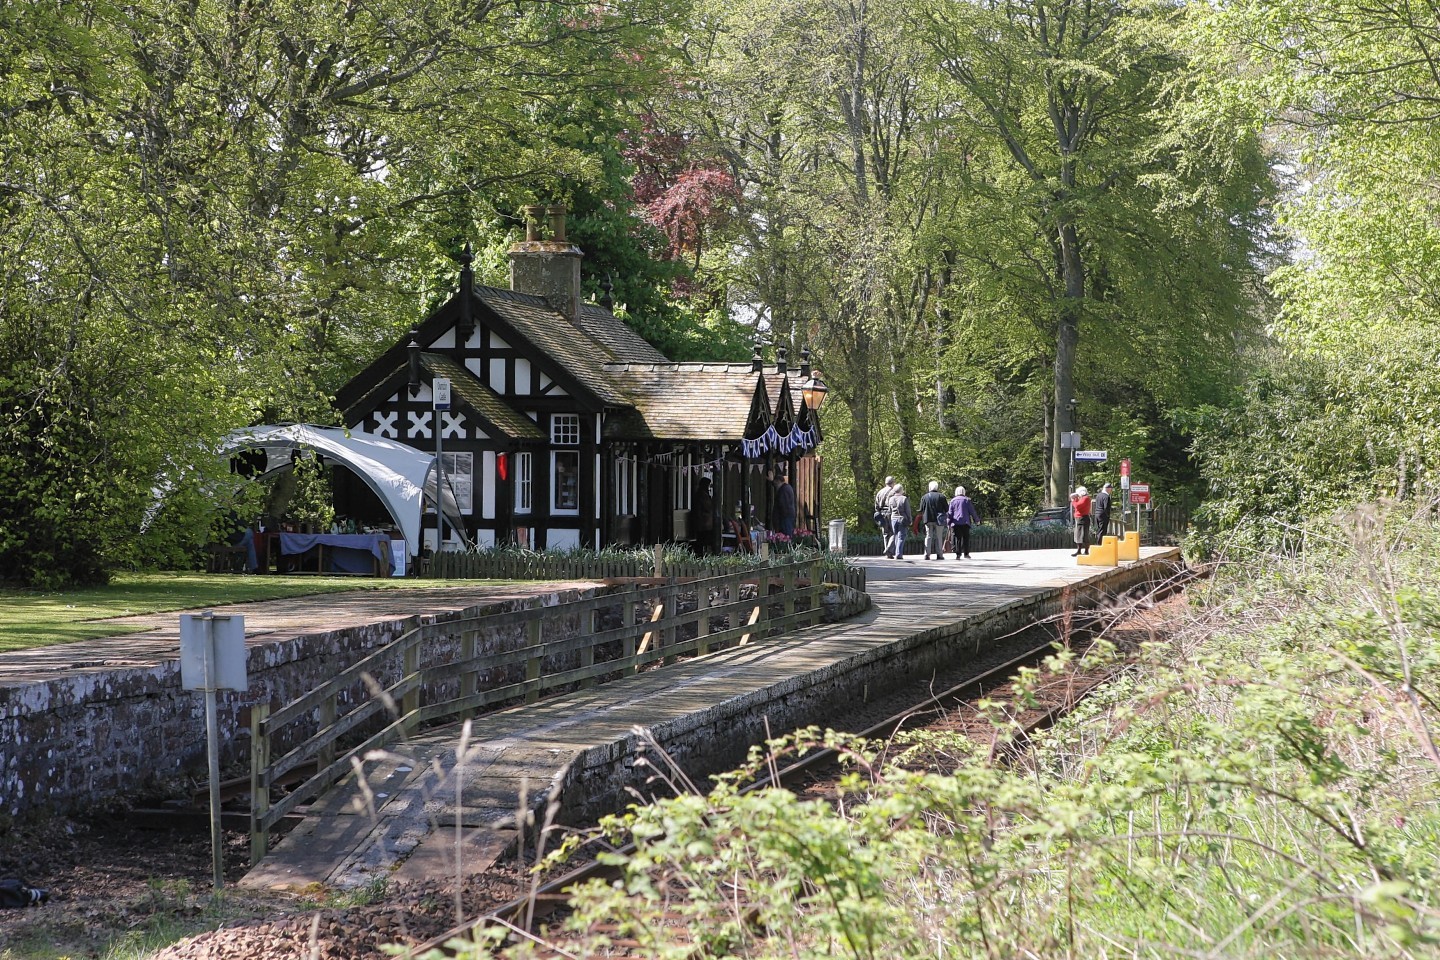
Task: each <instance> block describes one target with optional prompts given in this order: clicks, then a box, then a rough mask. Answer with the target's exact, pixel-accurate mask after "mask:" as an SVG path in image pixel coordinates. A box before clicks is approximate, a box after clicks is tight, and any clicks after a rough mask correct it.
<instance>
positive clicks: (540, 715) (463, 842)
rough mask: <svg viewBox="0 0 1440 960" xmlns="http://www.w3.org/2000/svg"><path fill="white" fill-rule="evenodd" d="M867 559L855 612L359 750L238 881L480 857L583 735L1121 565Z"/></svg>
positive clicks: (726, 696)
mask: <svg viewBox="0 0 1440 960" xmlns="http://www.w3.org/2000/svg"><path fill="white" fill-rule="evenodd" d="M1178 557H1179V552H1178V551H1177V550H1175V549H1174V548H1168V547H1147V548H1143V550H1142V553H1141V559H1140V561H1139V562H1140V563H1142V564H1149V563H1153V562H1155V561H1159V560H1165V561H1168V560H1171V559H1174V560H1178ZM862 562H863V563H864V565H865V566H866V568H867V575H868V588H867V589H868V592H869V593H870V595H871V597H872V599H873V601H874V607H873V609H871V610H870V611H867V612H866V613H864V614H862V615H860V616H858V617H855V618H853V619H851V620H847V621H844V622H842V623H835V624H822V625H819V626H816V627H811V628H808V629H806V630H802V631H799V632H797V633H795V634H792V635H789V636H786V637H776V638H770V639H768V640H764V641H761V642H758V643H755V644H752V645H750V646H747V647H743V648H732V649H730V650H726V651H721V652H719V653H715V654H711V655H709V656H706V657H698V658H694V659H691V660H686V661H684V662H682V663H679V664H675V665H673V666H667V667H664V668H661V669H655V670H650V671H648V672H645V673H641V674H637V675H635V676H633V677H627V678H625V679H623V680H618V681H614V682H612V683H607V684H604V685H601V686H598V687H594V688H592V689H589V690H583V691H579V692H576V693H573V694H567V695H564V696H559V697H554V698H551V699H548V700H542V701H540V702H539V703H535V704H529V705H526V706H523V707H516V708H512V709H509V710H505V711H502V712H499V713H495V714H491V715H488V716H485V717H481V718H479V719H477V720H475V721H473V722H472V724H471V728H470V734H469V739H468V740H465V741H463V742H462V741H461V733H460V730H459V728H458V727H446V728H441V729H437V730H435V731H429V732H426V733H424V734H421V735H419V736H417V737H415V738H413V739H411V740H410V741H408V742H406V743H404V744H400V745H396V746H394V747H392V748H390V749H389V750H388V751H387V752H386V753H385V754H384V755H383V756H381V757H378V758H375V759H372V760H370V761H367V763H366V764H365V765H364V768H363V777H360V776H351V777H350V778H348V779H346V780H343V781H341V782H340V783H339V784H337V785H336V787H335V788H334V789H333V790H332V791H331V792H330V793H329V794H327V795H326V796H325V797H323V798H321V799H320V800H319V801H317V802H316V803H314V804H312V805H311V806H310V807H309V810H308V813H307V817H306V820H305V822H304V823H303V824H302V825H300V826H298V827H297V828H296V829H295V830H293V831H292V832H291V833H289V834H288V835H287V836H286V837H285V838H284V839H283V840H282V841H281V842H280V843H279V844H277V845H276V846H275V848H274V849H272V851H271V852H270V854H269V855H268V856H267V857H266V858H265V859H264V860H263V861H262V862H261V863H260V864H259V865H257V867H256V868H255V869H254V870H252V871H251V873H250V874H249V875H248V876H247V877H246V878H245V879H244V880H243V881H242V885H244V886H247V887H252V888H257V889H265V888H275V889H302V888H305V887H308V886H311V885H313V884H320V885H324V886H333V887H344V888H351V887H358V886H363V885H365V884H367V883H370V882H372V881H374V880H375V879H377V878H381V877H385V876H388V875H390V874H391V873H392V872H395V871H397V869H398V872H399V873H398V875H399V876H414V875H421V874H423V875H431V876H433V875H434V871H435V870H436V869H441V868H443V870H444V872H445V873H446V874H451V875H453V874H455V873H460V874H465V873H472V872H478V871H480V870H483V869H484V868H485V867H486V866H487V865H488V864H489V862H490V861H491V860H493V858H494V856H495V855H496V854H497V853H498V851H499V850H500V849H501V848H503V845H504V843H506V842H508V840H509V839H510V838H513V837H514V836H515V830H516V822H517V819H518V818H519V817H521V816H523V815H524V813H525V811H526V810H528V809H530V808H531V806H532V803H531V800H532V799H533V798H535V797H537V796H539V795H542V794H544V793H545V792H546V791H548V790H549V789H550V787H551V785H552V783H558V782H559V780H560V778H561V777H562V776H563V774H564V771H565V769H566V767H567V765H568V764H571V763H572V762H574V761H575V760H576V758H577V757H579V756H580V755H581V754H583V753H585V752H586V751H590V750H593V749H595V748H599V747H604V746H606V745H613V746H614V747H615V748H616V749H620V748H621V747H623V745H624V744H625V743H626V741H627V740H628V739H629V738H630V737H631V736H632V732H633V731H634V730H635V729H636V728H648V727H653V726H655V725H657V724H662V723H665V722H667V721H674V720H677V719H683V718H686V717H687V716H690V715H694V714H696V713H698V712H701V711H707V710H710V709H712V708H714V707H715V705H716V704H720V703H724V702H727V701H731V700H733V699H734V698H740V697H750V698H754V697H757V696H761V697H763V696H765V695H766V691H775V690H780V689H783V688H784V686H785V684H786V681H787V679H789V678H794V677H797V676H802V675H808V674H814V673H815V672H817V671H824V670H827V669H834V668H835V667H836V665H837V664H842V663H844V662H845V661H851V660H853V659H854V658H856V657H857V656H861V655H863V654H864V653H865V652H867V651H873V650H876V649H878V648H884V647H886V646H888V645H892V644H896V643H901V642H904V641H905V640H906V639H907V638H910V637H914V636H916V635H917V634H923V633H926V632H928V631H931V630H934V629H936V628H940V627H945V626H948V625H953V624H957V623H961V622H963V621H965V620H967V619H969V618H971V617H977V616H980V615H982V614H984V613H987V612H989V611H992V610H994V609H996V608H1000V607H1004V606H1006V605H1007V604H1011V603H1014V602H1017V601H1023V600H1025V599H1026V598H1030V597H1035V596H1038V595H1041V594H1044V593H1047V592H1049V591H1052V590H1053V589H1055V588H1056V587H1062V586H1065V585H1077V584H1082V583H1087V582H1095V581H1102V580H1105V579H1107V578H1108V577H1109V576H1110V575H1111V574H1112V572H1113V571H1115V570H1116V569H1118V568H1115V567H1101V568H1097V567H1090V566H1079V565H1077V564H1076V562H1075V558H1074V557H1072V556H1071V555H1070V553H1069V551H1066V550H1032V551H1013V552H1001V553H992V554H975V555H974V557H973V559H970V560H953V559H947V560H931V561H926V560H923V559H920V558H919V557H915V558H913V559H906V560H891V559H884V558H865V559H864V560H863V561H862ZM1122 566H1126V567H1128V566H1130V564H1124V565H1122ZM779 732H780V731H776V733H777V734H778V733H779ZM457 757H459V758H461V762H458V763H457ZM467 852H468V855H467Z"/></svg>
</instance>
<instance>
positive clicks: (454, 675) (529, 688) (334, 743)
mask: <svg viewBox="0 0 1440 960" xmlns="http://www.w3.org/2000/svg"><path fill="white" fill-rule="evenodd" d="M820 566H821V564H820V562H819V561H818V560H808V561H803V562H800V563H794V564H787V565H783V566H780V567H771V568H762V569H749V570H743V571H737V572H732V573H727V574H722V575H720V576H713V577H707V578H705V579H700V580H691V581H677V580H674V579H668V580H665V581H663V582H659V583H655V582H652V581H653V578H647V582H646V585H645V586H641V587H639V589H633V590H627V591H626V592H625V593H623V594H621V593H608V594H604V595H600V596H595V597H588V598H585V599H583V600H573V601H568V602H566V603H560V604H556V605H553V606H544V605H542V604H540V603H538V602H536V603H534V604H532V605H531V606H529V607H524V608H520V609H517V610H513V611H507V612H502V613H487V614H478V613H477V614H474V615H471V616H462V617H458V618H455V619H452V620H444V621H438V622H434V623H425V624H417V625H415V626H413V627H412V628H411V629H409V630H407V631H406V632H405V633H403V634H401V636H399V637H397V638H396V639H395V640H393V641H391V642H390V643H389V644H387V645H386V646H385V647H383V648H381V649H379V650H376V651H374V652H373V653H370V654H368V655H367V656H365V657H364V658H362V659H361V660H359V661H357V662H356V663H354V664H352V665H351V666H349V667H347V668H345V669H344V670H342V671H340V673H338V674H336V675H335V676H334V677H332V678H330V679H329V680H327V681H326V682H325V683H323V684H321V685H320V686H318V687H316V688H315V689H314V690H311V691H309V692H308V693H306V694H304V695H302V696H300V697H298V698H296V699H295V700H293V701H291V702H290V703H288V704H285V705H284V706H282V707H279V708H278V709H275V710H273V711H267V710H264V709H260V710H256V711H254V714H253V719H252V745H251V757H252V768H251V784H252V813H251V832H252V836H251V858H252V861H253V860H258V859H259V857H260V856H263V855H264V852H265V850H266V849H267V847H268V833H269V830H270V829H271V828H272V827H273V826H274V825H275V824H276V823H278V822H279V821H280V820H281V819H282V818H283V817H285V816H286V815H287V814H289V813H290V812H292V811H293V810H294V809H295V808H296V807H297V806H299V805H300V804H302V803H304V802H306V801H307V800H309V799H310V798H312V797H314V796H317V795H319V793H321V792H322V791H324V790H325V789H327V788H328V787H329V786H330V785H331V784H333V783H335V782H336V781H338V780H339V779H340V778H341V777H343V776H344V775H346V774H347V773H348V772H349V771H350V770H351V769H352V768H353V758H355V757H363V756H364V755H365V753H367V752H368V751H370V750H373V749H377V748H379V747H381V746H384V745H385V744H387V743H393V742H395V741H396V740H398V739H401V738H403V737H404V736H406V735H407V734H408V733H409V732H411V731H413V730H414V729H416V728H417V727H418V726H419V725H421V724H428V723H435V722H438V721H441V720H446V719H452V718H457V717H461V716H467V715H470V714H471V713H473V712H474V711H476V710H480V709H484V708H487V707H493V706H496V705H497V704H500V703H505V702H510V701H515V700H519V699H525V700H527V701H528V700H534V699H537V698H538V697H539V696H541V695H542V694H543V693H545V692H547V691H550V690H554V689H556V688H562V687H568V686H571V685H573V684H587V683H595V682H600V681H601V680H602V679H603V678H605V677H607V676H621V675H624V674H625V673H628V672H632V671H636V670H640V669H643V668H644V667H645V666H647V665H649V664H653V663H656V662H657V661H662V660H663V661H666V662H673V661H674V659H675V658H676V657H680V656H688V655H692V654H705V653H708V652H712V651H715V650H718V649H721V648H723V647H725V646H727V645H729V644H732V643H748V642H750V641H751V640H753V639H754V638H755V637H757V636H762V635H768V634H769V633H771V632H773V631H775V630H781V631H786V630H790V629H794V628H797V627H801V626H806V625H810V624H814V623H816V622H818V621H819V620H820V618H821V615H822V603H821V597H822V596H823V594H824V592H825V591H826V590H829V589H832V588H833V587H834V586H835V583H834V582H827V580H826V579H825V577H824V575H823V574H822V571H821V569H820ZM828 572H829V571H825V573H828ZM861 573H862V583H863V571H862V572H861ZM837 579H838V578H837ZM777 585H778V586H779V588H780V589H779V592H778V593H777V594H772V593H771V592H770V591H771V588H772V587H773V586H777ZM747 586H748V587H753V588H754V596H753V597H748V598H742V597H741V593H742V591H743V590H744V588H745V587H747ZM845 586H848V585H845ZM691 593H693V594H694V600H695V602H694V606H693V607H692V608H690V609H686V610H681V609H680V607H681V602H680V598H681V597H682V596H688V595H689V594H691ZM712 597H713V598H714V599H713V601H712ZM802 603H803V604H804V609H800V605H801V604H802ZM645 604H649V605H650V606H651V609H652V611H653V614H652V615H651V616H648V617H646V616H640V617H637V616H636V615H635V613H636V610H637V608H638V607H642V606H643V605H645ZM776 604H778V605H779V608H780V611H781V612H780V615H778V616H774V617H772V616H771V615H770V612H769V611H770V607H771V606H772V605H776ZM616 608H618V609H619V618H620V621H621V622H620V625H619V626H617V627H609V628H605V629H593V627H594V626H595V625H596V624H595V621H596V618H597V617H598V615H599V613H600V611H602V610H612V611H613V610H615V609H616ZM573 618H578V622H579V624H580V633H579V635H571V636H553V635H554V631H555V630H556V629H558V628H559V627H560V625H561V624H562V623H564V622H565V621H567V620H570V619H573ZM717 621H719V622H721V623H727V622H728V625H727V626H722V627H720V628H718V629H717V628H716V627H715V623H716V622H717ZM495 627H505V628H509V629H514V628H516V627H523V628H524V632H525V640H524V643H523V645H521V646H518V647H516V648H514V649H510V650H502V651H496V652H489V653H480V652H479V650H480V643H479V638H480V637H481V636H482V635H483V634H484V633H485V632H486V631H487V630H489V629H492V628H495ZM690 628H693V633H694V636H685V637H683V638H682V633H683V632H687V631H688V630H689V629H690ZM642 636H645V637H648V638H650V642H648V643H642V642H640V638H641V637H642ZM547 637H553V639H547ZM438 640H445V641H448V642H449V644H450V645H452V646H455V647H457V648H458V654H456V655H448V656H446V657H445V658H444V659H442V660H438V661H436V662H433V663H424V662H422V661H421V656H422V654H423V652H424V650H425V649H426V647H427V645H428V644H430V642H431V641H438ZM667 641H668V642H667ZM617 645H618V648H619V649H618V654H616V655H612V654H611V653H609V652H606V653H605V654H604V655H603V656H602V654H601V652H600V650H601V648H605V647H607V646H617ZM571 655H574V656H578V657H579V659H580V665H579V666H578V667H569V666H567V667H565V668H564V669H558V670H555V671H554V672H551V673H546V672H545V670H544V664H545V661H546V660H547V659H548V658H554V657H562V656H571ZM604 657H608V659H605V658H604ZM516 667H521V668H523V670H524V679H523V680H502V682H500V683H497V684H495V685H493V686H491V687H489V688H487V689H483V690H482V689H480V688H479V682H478V676H479V674H480V672H482V671H485V670H497V669H505V668H516ZM397 672H398V676H396V674H397ZM387 675H389V676H391V677H394V679H392V680H391V681H389V682H388V683H386V682H383V681H382V680H381V679H380V678H382V677H385V676H387ZM443 682H458V690H459V693H458V695H457V696H453V697H449V698H448V699H444V700H435V701H433V702H429V703H427V702H425V700H424V698H425V695H426V691H427V690H430V689H433V688H434V687H435V686H436V685H437V684H440V683H443ZM357 685H363V686H364V687H365V688H366V691H367V692H366V695H364V696H360V697H356V698H354V701H353V702H351V703H349V704H347V706H348V709H347V710H346V711H345V712H344V713H341V712H340V700H341V698H342V696H345V695H346V694H349V693H352V692H353V691H354V689H355V687H356V686H357ZM312 716H316V717H318V723H319V729H317V730H316V731H315V732H314V733H312V734H311V735H309V736H308V737H306V738H304V739H303V740H301V741H300V742H298V743H296V744H295V745H294V746H292V747H291V748H290V749H289V750H288V751H286V752H285V753H284V754H283V755H281V756H280V757H279V758H278V759H274V760H272V759H271V757H272V755H273V754H272V746H273V742H274V740H275V738H276V737H277V735H278V734H279V732H280V731H282V730H283V729H285V728H286V727H288V726H290V725H292V724H294V723H296V722H297V721H299V720H302V719H308V718H310V717H312ZM385 716H389V717H391V719H390V721H389V722H388V723H385V724H383V725H382V726H381V727H380V729H378V730H375V731H373V732H371V733H370V734H369V735H368V736H364V737H363V738H362V740H361V741H360V742H359V743H353V744H350V745H349V746H346V747H343V748H342V747H341V746H340V744H341V741H342V739H348V735H350V734H353V733H355V732H356V731H358V730H361V729H363V728H364V726H365V725H366V724H367V723H375V722H377V720H379V719H380V718H382V717H385ZM310 761H315V762H316V765H317V767H318V768H319V769H318V770H317V772H316V773H315V774H314V775H312V776H311V777H310V778H309V779H308V780H306V781H305V782H304V783H303V784H301V785H300V786H299V787H297V788H295V789H294V790H292V791H291V792H290V793H289V794H288V795H287V796H286V797H285V798H284V799H282V800H280V801H277V802H276V803H274V804H273V805H272V804H271V803H270V799H269V790H270V786H271V785H272V784H274V783H275V782H277V780H278V779H279V778H280V777H282V776H283V775H284V774H285V773H288V772H290V771H291V770H294V769H295V768H297V767H299V766H301V765H302V764H305V763H307V762H310Z"/></svg>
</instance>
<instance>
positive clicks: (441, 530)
mask: <svg viewBox="0 0 1440 960" xmlns="http://www.w3.org/2000/svg"><path fill="white" fill-rule="evenodd" d="M444 418H445V411H443V410H440V409H438V408H437V409H436V410H435V553H436V554H437V556H436V557H435V559H434V560H433V561H431V570H432V572H433V570H434V565H435V564H437V563H439V562H440V558H439V556H438V554H439V553H440V546H441V544H443V543H444V542H445V456H444V452H443V451H442V449H441V440H440V434H441V433H442V432H443V431H442V430H441V427H440V423H441V421H442V420H444Z"/></svg>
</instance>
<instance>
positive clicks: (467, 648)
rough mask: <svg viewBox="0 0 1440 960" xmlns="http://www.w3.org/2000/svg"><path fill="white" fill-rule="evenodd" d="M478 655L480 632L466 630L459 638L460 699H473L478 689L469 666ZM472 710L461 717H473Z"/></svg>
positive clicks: (476, 680) (471, 667) (478, 683)
mask: <svg viewBox="0 0 1440 960" xmlns="http://www.w3.org/2000/svg"><path fill="white" fill-rule="evenodd" d="M479 655H480V632H479V631H478V630H467V631H466V632H465V633H464V634H462V635H461V637H460V697H461V699H464V698H466V697H473V696H474V695H475V693H476V691H477V690H478V689H479V687H480V678H479V677H477V676H476V675H475V668H474V667H473V666H471V664H473V663H474V662H475V658H476V657H477V656H479ZM474 715H475V711H474V709H473V708H472V709H469V710H465V711H464V712H463V713H461V716H462V717H473V716H474Z"/></svg>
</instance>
